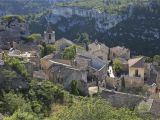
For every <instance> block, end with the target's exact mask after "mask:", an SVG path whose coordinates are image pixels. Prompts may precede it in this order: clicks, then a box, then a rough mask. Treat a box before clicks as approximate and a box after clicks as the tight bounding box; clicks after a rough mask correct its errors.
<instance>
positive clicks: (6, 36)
mask: <svg viewBox="0 0 160 120" xmlns="http://www.w3.org/2000/svg"><path fill="white" fill-rule="evenodd" d="M27 35H29V26H28V24H27V23H26V22H25V21H19V20H18V19H16V18H14V17H13V18H12V19H8V20H6V19H5V20H3V19H1V20H0V44H1V45H2V44H5V43H7V42H12V41H18V42H19V40H21V37H24V36H27ZM1 47H2V46H1Z"/></svg>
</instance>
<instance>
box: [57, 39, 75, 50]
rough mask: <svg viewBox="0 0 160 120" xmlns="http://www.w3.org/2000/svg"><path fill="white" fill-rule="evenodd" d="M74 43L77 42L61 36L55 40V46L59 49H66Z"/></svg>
mask: <svg viewBox="0 0 160 120" xmlns="http://www.w3.org/2000/svg"><path fill="white" fill-rule="evenodd" d="M72 45H75V44H74V43H73V42H72V41H70V40H68V39H66V38H61V39H59V40H57V41H56V42H55V47H56V49H57V50H58V51H64V49H65V48H67V47H69V46H72Z"/></svg>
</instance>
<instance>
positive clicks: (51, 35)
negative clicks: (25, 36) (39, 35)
mask: <svg viewBox="0 0 160 120" xmlns="http://www.w3.org/2000/svg"><path fill="white" fill-rule="evenodd" d="M43 42H45V43H47V44H50V43H55V31H53V30H52V28H51V26H50V25H48V27H47V30H46V31H44V41H43Z"/></svg>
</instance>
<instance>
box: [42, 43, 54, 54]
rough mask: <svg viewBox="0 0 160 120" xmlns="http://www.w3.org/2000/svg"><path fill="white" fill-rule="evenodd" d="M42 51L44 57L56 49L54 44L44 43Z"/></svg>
mask: <svg viewBox="0 0 160 120" xmlns="http://www.w3.org/2000/svg"><path fill="white" fill-rule="evenodd" d="M40 49H41V57H44V56H46V55H49V54H51V53H53V52H54V51H56V47H55V46H54V45H52V44H48V45H46V44H45V43H42V46H41V47H40Z"/></svg>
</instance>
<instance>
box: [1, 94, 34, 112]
mask: <svg viewBox="0 0 160 120" xmlns="http://www.w3.org/2000/svg"><path fill="white" fill-rule="evenodd" d="M3 96H4V97H3V104H2V108H4V109H3V112H4V113H8V114H9V115H11V114H12V113H14V112H15V111H16V110H21V111H25V112H32V109H31V106H30V104H29V103H28V102H27V101H26V100H25V99H24V98H23V97H22V95H21V94H16V93H14V92H9V93H4V94H3Z"/></svg>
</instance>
